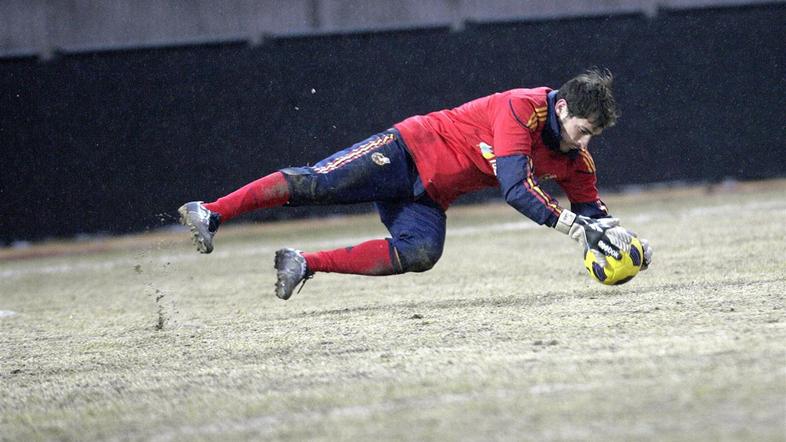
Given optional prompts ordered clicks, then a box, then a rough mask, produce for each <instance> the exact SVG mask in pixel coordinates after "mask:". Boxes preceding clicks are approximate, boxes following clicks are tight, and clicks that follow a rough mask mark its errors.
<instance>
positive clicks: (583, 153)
mask: <svg viewBox="0 0 786 442" xmlns="http://www.w3.org/2000/svg"><path fill="white" fill-rule="evenodd" d="M575 161H576V171H577V172H580V173H590V174H594V173H595V160H593V159H592V154H590V153H589V151H588V150H587V149H581V150H579V154H578V155H576V160H575Z"/></svg>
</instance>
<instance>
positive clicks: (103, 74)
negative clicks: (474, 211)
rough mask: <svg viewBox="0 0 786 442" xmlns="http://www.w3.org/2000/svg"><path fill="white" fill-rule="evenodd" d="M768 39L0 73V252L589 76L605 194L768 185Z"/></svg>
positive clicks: (503, 28)
mask: <svg viewBox="0 0 786 442" xmlns="http://www.w3.org/2000/svg"><path fill="white" fill-rule="evenodd" d="M784 24H786V4H783V3H774V4H762V5H754V6H741V7H724V8H709V9H706V8H705V9H695V10H680V11H670V10H661V11H659V13H658V14H657V15H656V16H654V17H648V16H645V15H643V14H628V15H613V16H603V17H586V18H569V19H558V20H535V21H520V22H504V23H473V22H469V23H466V26H464V28H463V29H460V30H456V29H451V28H448V27H445V28H428V29H421V30H403V31H384V32H373V33H347V34H329V35H312V36H301V37H280V38H269V39H265V40H263V41H261V42H259V44H256V45H253V44H249V43H247V42H245V41H237V42H232V41H229V42H222V43H217V44H205V45H185V46H172V47H158V48H147V49H144V48H141V49H126V50H105V51H92V52H90V51H78V52H72V53H69V52H56V53H55V54H53V55H54V56H53V57H52V58H51V59H48V60H40V59H39V58H37V57H35V56H30V57H28V56H17V57H5V58H2V59H0V149H2V152H0V154H1V156H0V158H1V159H0V161H1V162H2V168H1V170H2V172H1V174H0V208H1V209H2V210H1V211H0V213H1V215H0V245H2V244H3V243H5V244H8V243H11V242H12V241H19V240H38V239H44V238H51V237H71V236H74V235H77V234H97V233H126V232H135V231H143V230H146V229H151V228H156V227H160V226H162V225H167V224H171V223H173V222H174V219H173V216H174V212H175V209H176V208H177V207H178V206H179V205H180V204H181V203H183V202H185V201H188V200H193V199H206V200H210V199H213V198H216V197H218V196H221V195H223V194H224V193H227V192H229V191H231V190H233V189H235V188H237V187H238V186H240V185H243V184H245V183H246V182H248V181H250V180H252V179H255V178H257V177H259V176H261V175H263V174H266V173H268V172H270V171H272V170H275V169H278V168H281V167H286V166H290V165H301V164H305V163H310V162H311V163H313V162H315V161H317V160H319V159H321V158H323V157H325V156H327V155H328V154H330V153H332V152H333V151H336V150H338V149H340V148H343V147H345V146H348V145H351V144H352V143H354V142H356V141H359V140H361V139H363V138H365V137H366V136H368V135H371V134H372V133H375V132H377V131H380V130H383V129H385V128H387V127H390V126H391V125H392V124H393V123H395V122H397V121H399V120H401V119H403V118H405V117H407V116H409V115H412V114H416V113H425V112H429V111H432V110H438V109H441V108H445V107H451V106H454V105H458V104H460V103H462V102H464V101H466V100H469V99H472V98H476V97H479V96H482V95H486V94H488V93H490V92H493V91H497V90H502V89H507V88H512V87H519V86H538V85H548V86H551V87H558V86H559V85H560V83H561V82H562V81H564V80H566V79H568V78H570V77H571V76H573V75H574V74H576V73H578V72H580V71H581V70H583V69H584V68H586V67H589V66H593V65H598V66H605V67H608V68H609V69H611V70H612V71H613V72H614V74H615V75H616V77H617V81H616V95H617V97H618V101H619V103H620V106H621V109H622V118H621V120H620V122H619V124H618V126H617V127H615V128H613V129H611V130H609V131H608V132H607V133H606V134H604V135H603V137H602V138H601V139H598V140H595V141H594V142H593V143H594V146H593V154H594V155H595V159H596V162H597V164H598V170H599V180H600V185H601V187H602V188H604V189H615V188H616V189H618V188H620V187H621V186H628V185H637V184H644V183H674V182H717V181H722V180H725V179H739V180H749V179H762V178H771V177H783V176H786V155H785V154H784V152H786V151H785V150H784V149H786V113H785V110H786V92H784V91H786V43H785V41H786V39H784V29H785V28H784ZM489 195H490V193H486V194H484V195H483V196H484V197H486V196H489ZM365 208H367V207H361V208H360V209H361V210H362V209H365ZM330 210H345V209H330ZM310 213H314V212H311V211H308V212H307V211H306V210H305V209H298V210H283V209H282V210H274V211H267V212H264V213H259V214H256V216H257V217H259V218H260V219H267V218H280V217H286V216H302V215H305V214H310ZM319 213H329V211H328V212H326V211H325V210H323V211H321V212H319Z"/></svg>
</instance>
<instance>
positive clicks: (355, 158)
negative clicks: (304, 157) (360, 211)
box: [281, 130, 414, 205]
mask: <svg viewBox="0 0 786 442" xmlns="http://www.w3.org/2000/svg"><path fill="white" fill-rule="evenodd" d="M413 170H414V166H413V165H412V162H411V159H409V157H408V154H407V153H406V151H405V149H404V147H403V146H402V144H401V142H400V139H399V135H398V132H396V131H395V130H391V131H385V132H382V133H379V134H377V135H374V136H372V137H370V138H368V139H366V140H363V141H361V142H360V143H357V144H355V145H353V146H351V147H349V148H347V149H344V150H342V151H339V152H336V153H335V154H333V155H331V156H330V157H328V158H325V159H324V160H322V161H320V162H318V163H317V164H315V165H314V166H311V167H298V168H288V169H282V170H281V172H282V173H283V174H284V176H285V177H286V179H287V182H288V183H289V188H290V205H305V204H350V203H360V202H371V201H394V200H401V199H411V198H412V186H413V182H412V180H413Z"/></svg>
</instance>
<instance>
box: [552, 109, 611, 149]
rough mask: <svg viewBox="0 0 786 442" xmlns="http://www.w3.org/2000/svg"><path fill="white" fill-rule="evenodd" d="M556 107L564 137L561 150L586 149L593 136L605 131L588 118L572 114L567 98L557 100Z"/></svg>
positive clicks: (560, 145)
mask: <svg viewBox="0 0 786 442" xmlns="http://www.w3.org/2000/svg"><path fill="white" fill-rule="evenodd" d="M555 108H556V111H557V117H558V118H559V122H560V126H561V127H562V139H561V140H560V143H559V148H560V150H561V151H563V152H569V151H571V150H578V149H586V148H587V146H588V145H589V142H590V140H591V139H592V137H594V136H595V135H600V133H601V132H603V129H598V128H596V127H595V126H594V125H593V124H592V123H591V122H590V121H589V120H587V119H586V118H579V117H575V116H572V115H570V113H569V112H568V103H567V102H566V101H565V100H559V101H557V103H556V104H555Z"/></svg>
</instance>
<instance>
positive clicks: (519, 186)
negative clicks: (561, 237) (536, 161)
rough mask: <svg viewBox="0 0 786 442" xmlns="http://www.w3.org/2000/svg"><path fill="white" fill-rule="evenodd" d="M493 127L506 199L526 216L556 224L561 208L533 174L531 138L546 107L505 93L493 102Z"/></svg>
mask: <svg viewBox="0 0 786 442" xmlns="http://www.w3.org/2000/svg"><path fill="white" fill-rule="evenodd" d="M493 109H494V111H493V112H494V113H493V115H492V119H493V121H492V129H493V133H494V140H493V145H494V150H495V153H496V157H497V158H496V160H497V180H498V181H499V184H500V190H501V191H502V196H503V197H504V198H505V201H506V202H507V203H508V204H510V205H511V206H513V208H515V209H516V210H518V211H519V212H521V213H522V214H523V215H524V216H526V217H528V218H529V219H531V220H533V221H535V222H536V223H538V224H541V225H547V226H549V227H554V225H555V224H556V222H557V219H558V218H559V215H560V212H561V211H562V208H561V207H560V206H559V203H557V201H556V200H555V199H554V198H552V197H551V195H549V194H548V193H547V192H545V191H544V190H543V189H541V188H540V186H539V185H538V182H537V179H536V178H535V177H534V176H533V174H532V162H531V160H530V157H529V155H530V153H531V151H532V139H533V136H534V135H535V131H536V130H537V128H538V119H539V118H543V117H544V113H545V110H543V109H542V108H541V109H538V110H536V109H535V106H534V105H533V103H532V102H531V101H529V100H526V99H522V98H517V97H513V96H506V97H504V99H503V98H501V99H499V100H498V101H497V102H495V103H494V107H493Z"/></svg>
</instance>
